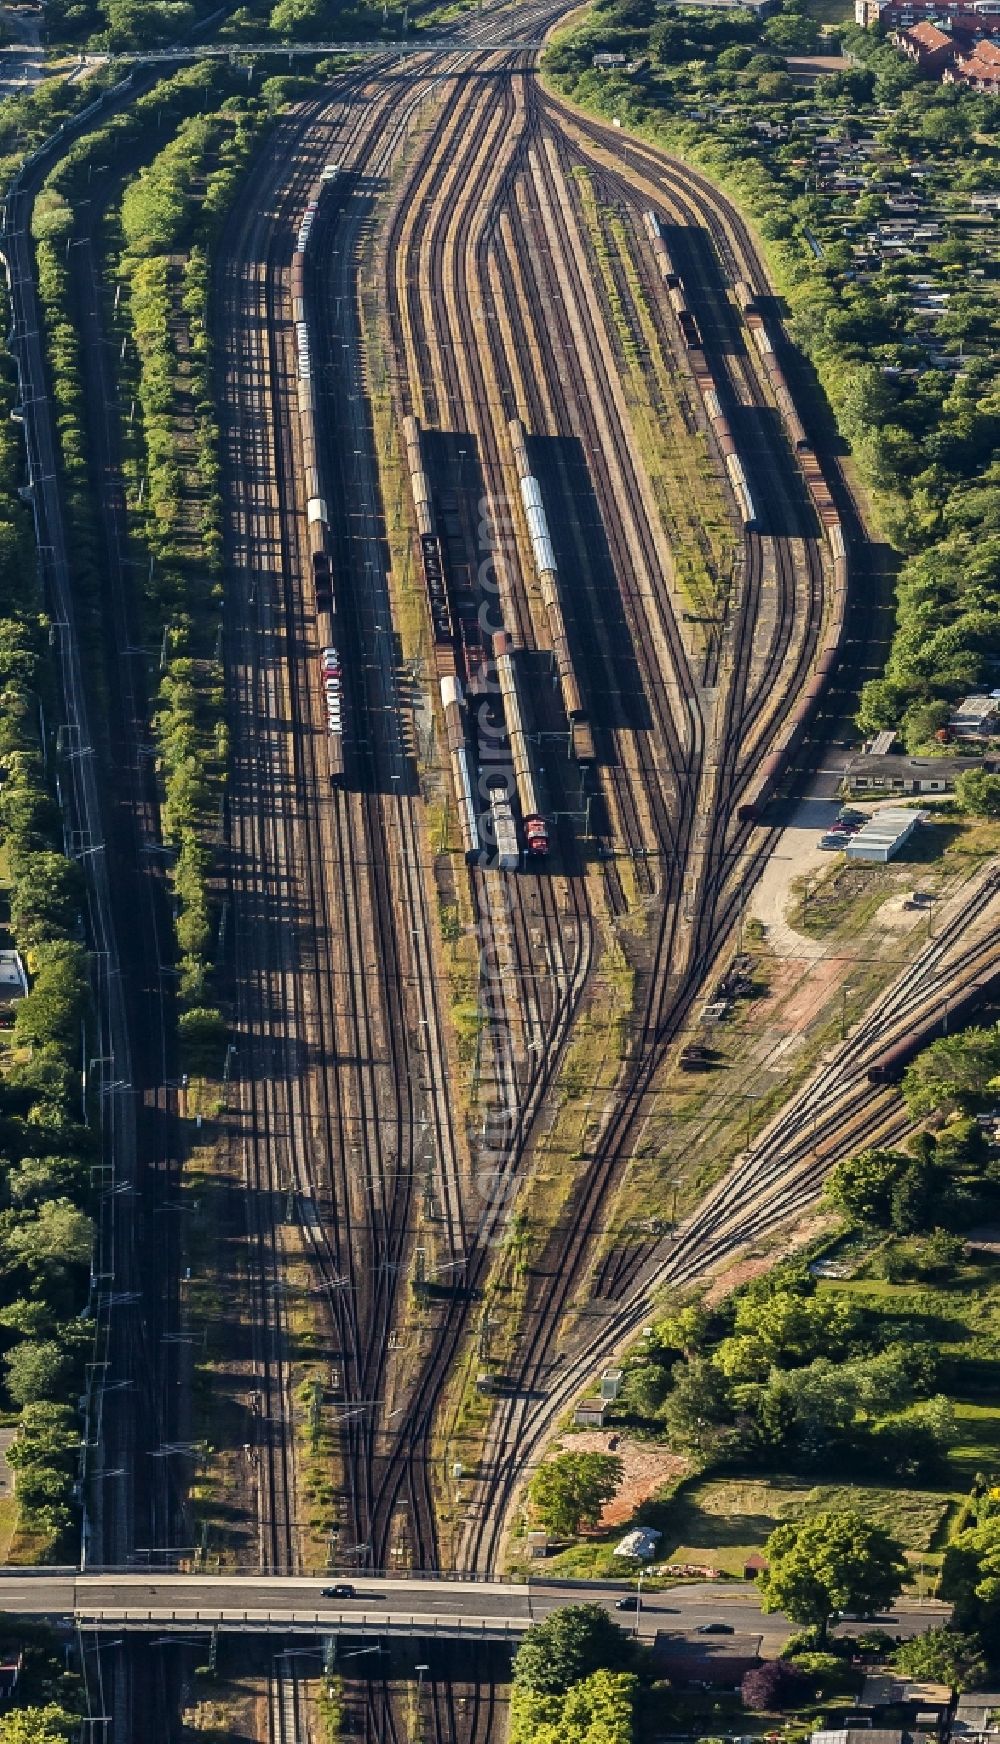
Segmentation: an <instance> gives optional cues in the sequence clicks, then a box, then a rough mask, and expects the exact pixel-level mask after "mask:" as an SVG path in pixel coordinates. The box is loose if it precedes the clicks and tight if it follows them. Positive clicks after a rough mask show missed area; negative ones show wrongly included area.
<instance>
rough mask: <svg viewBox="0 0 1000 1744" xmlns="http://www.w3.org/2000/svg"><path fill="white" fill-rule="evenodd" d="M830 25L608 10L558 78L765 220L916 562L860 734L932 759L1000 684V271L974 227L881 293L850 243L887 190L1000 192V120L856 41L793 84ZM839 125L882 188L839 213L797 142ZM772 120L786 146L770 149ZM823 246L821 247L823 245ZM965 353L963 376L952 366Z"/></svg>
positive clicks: (560, 50) (824, 368)
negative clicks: (941, 302)
mask: <svg viewBox="0 0 1000 1744" xmlns="http://www.w3.org/2000/svg"><path fill="white" fill-rule="evenodd" d="M815 28H816V27H815V25H814V24H813V22H812V21H811V20H810V19H809V18H808V17H807V16H806V14H805V8H804V4H803V0H784V4H783V5H782V8H781V11H780V12H779V13H778V14H777V15H775V16H774V17H772V18H770V19H768V20H767V21H766V22H764V23H761V22H760V21H759V20H757V19H755V18H752V17H751V16H750V15H749V14H744V13H739V12H737V13H723V14H719V13H712V12H705V13H699V12H697V11H689V10H687V9H685V10H684V11H683V12H679V11H675V10H674V9H673V8H667V10H666V11H665V12H664V11H662V10H659V11H657V10H656V9H655V8H654V6H653V5H652V0H598V4H597V5H596V6H595V7H594V8H593V9H592V11H591V12H590V14H589V15H588V19H587V21H586V22H585V23H584V25H583V26H582V27H581V28H580V29H579V30H578V31H576V32H574V33H573V34H572V35H571V36H570V37H569V38H568V39H565V40H564V41H563V42H562V43H560V44H559V45H558V46H556V47H555V48H554V49H553V50H551V51H550V52H549V55H548V56H547V63H546V64H547V67H548V70H549V72H550V73H551V75H552V76H553V77H554V80H555V82H556V84H557V85H558V86H559V87H560V88H561V89H562V90H564V91H566V92H568V93H570V94H572V95H573V96H574V97H575V98H576V99H577V100H578V101H582V102H584V103H587V104H589V105H591V106H593V107H596V108H598V109H599V110H601V111H602V112H603V113H605V114H614V115H617V116H619V117H620V118H621V120H622V122H623V124H625V125H633V126H635V127H637V128H638V129H640V130H641V131H646V132H648V133H649V134H651V135H652V136H653V137H655V138H656V139H657V140H658V141H660V142H661V143H663V144H665V145H666V146H667V147H668V148H670V149H673V150H675V151H677V152H679V153H680V154H681V155H683V156H686V157H688V158H690V159H692V160H694V161H696V162H698V163H699V164H700V165H702V166H703V167H704V168H706V169H707V170H708V171H709V173H710V174H712V175H713V176H714V177H715V178H716V179H717V180H719V181H720V182H722V183H724V184H726V185H728V186H729V188H730V189H731V190H732V192H733V193H734V195H735V196H736V198H737V199H738V200H739V202H740V204H741V205H742V206H743V207H744V208H745V209H746V210H748V211H749V212H750V213H751V214H752V215H753V216H754V217H755V219H756V221H757V224H758V228H759V230H760V233H761V234H762V236H763V238H764V240H765V244H766V247H767V249H768V253H769V257H770V261H771V265H772V270H773V272H774V275H775V279H776V281H777V283H778V286H779V288H780V290H781V291H782V293H783V294H784V297H785V299H786V303H787V307H788V310H789V312H790V329H791V332H792V335H793V337H794V338H795V340H796V341H797V342H798V343H799V344H800V345H801V346H802V348H803V349H804V350H805V352H806V353H807V354H808V356H809V357H810V359H811V361H812V363H813V364H814V366H815V368H816V370H817V373H818V375H819V378H820V380H821V382H822V385H823V387H824V389H825V391H826V395H827V397H828V399H829V402H830V404H831V406H832V408H833V411H834V414H835V416H836V419H837V423H838V425H839V428H840V430H841V432H842V433H843V435H844V436H845V437H846V439H847V441H848V442H849V444H850V446H851V449H852V452H853V454H854V457H855V460H856V463H857V465H858V469H859V472H860V473H861V476H862V478H863V479H864V480H865V482H866V483H867V485H868V486H869V488H870V490H871V492H872V493H873V496H874V499H875V502H876V506H877V513H878V516H879V519H880V521H881V524H882V526H883V528H884V529H885V531H886V533H887V534H888V536H889V537H890V538H891V539H892V541H893V542H894V543H895V544H896V546H897V547H898V549H899V550H900V551H901V552H902V553H903V554H904V556H905V559H906V560H905V562H904V564H903V567H902V572H901V575H900V580H899V594H898V601H899V605H898V629H897V633H896V637H895V641H894V643H893V647H892V653H891V657H890V660H889V664H888V668H887V671H886V675H885V677H884V678H883V679H880V680H877V681H874V682H872V683H870V684H868V685H866V687H865V691H864V696H863V700H862V707H861V712H860V715H859V724H860V725H861V726H862V728H863V729H864V730H866V731H871V730H875V729H877V728H880V727H883V726H898V725H899V724H900V723H902V725H903V730H904V735H905V738H906V741H907V744H908V745H909V746H910V748H911V749H917V748H924V747H928V746H931V745H933V743H934V734H935V732H936V730H937V729H938V728H939V727H940V726H941V724H942V721H943V719H945V718H946V716H947V713H948V709H949V704H950V702H951V701H953V700H954V699H955V698H956V697H958V696H961V695H962V694H964V693H965V692H967V691H969V690H973V689H976V688H978V687H982V686H984V685H985V686H989V685H991V684H992V682H993V677H994V674H995V671H996V667H997V661H998V647H1000V643H998V634H1000V608H998V604H997V600H998V590H1000V380H998V363H997V353H998V347H997V345H996V335H997V309H998V304H997V295H996V284H995V274H996V266H995V262H994V261H993V260H992V259H991V258H990V255H989V254H988V253H986V252H983V251H981V250H980V249H979V248H977V240H976V234H975V231H974V229H972V228H970V227H969V226H965V227H964V228H963V227H961V226H959V227H953V229H952V232H951V233H950V234H946V235H943V236H942V237H941V238H939V239H938V240H936V241H934V242H932V243H931V244H930V245H929V247H928V249H927V254H926V257H924V258H921V259H905V258H902V259H889V258H886V260H885V262H884V264H883V266H882V268H881V270H880V271H877V272H876V273H875V275H874V277H872V278H870V279H866V276H865V275H864V274H862V273H859V272H858V271H857V270H856V265H855V262H854V257H853V254H852V248H851V242H850V238H851V237H852V236H859V235H861V234H862V232H863V229H864V226H865V225H868V224H872V223H874V222H876V221H877V220H878V218H879V217H880V216H883V215H884V214H885V212H886V210H887V207H886V201H885V197H884V194H883V193H882V192H881V191H880V184H881V183H884V182H885V180H886V178H887V177H889V178H892V179H893V181H894V182H895V183H896V184H897V185H898V186H900V187H902V188H904V189H907V190H916V191H917V192H918V194H919V196H920V198H921V199H923V200H925V201H926V200H927V198H931V199H938V200H939V201H941V202H946V201H948V200H954V198H955V197H956V196H958V195H967V194H970V193H973V192H976V191H979V190H983V189H989V188H990V187H995V185H996V175H997V169H998V156H997V147H996V130H997V122H998V119H1000V105H998V104H997V103H996V101H994V100H992V99H989V98H987V97H984V96H979V95H977V94H975V93H973V92H971V91H968V90H965V89H962V88H956V87H952V86H946V85H942V84H940V83H937V82H933V81H930V80H927V79H923V78H921V76H920V74H918V72H917V71H916V69H915V68H914V67H913V66H912V65H911V64H910V63H909V62H907V61H905V60H903V59H902V58H901V57H900V56H898V55H897V54H896V52H895V50H893V49H892V48H891V47H890V46H889V45H888V44H886V43H884V42H881V41H880V40H879V39H878V37H877V36H873V35H872V34H871V33H868V32H865V31H862V30H858V29H856V28H855V27H854V26H850V27H848V28H846V29H845V30H844V31H843V32H841V35H842V38H843V42H844V46H845V47H846V48H847V49H849V51H850V53H851V54H852V56H854V57H855V61H856V64H855V65H853V66H852V67H851V68H849V69H848V70H846V71H844V72H841V73H838V74H836V75H835V76H833V77H828V78H823V79H820V80H819V81H817V83H816V84H815V85H814V86H811V87H809V86H807V87H803V86H802V85H797V84H794V83H793V82H792V80H791V79H790V78H789V77H788V74H787V72H786V71H785V65H784V60H783V58H782V57H783V56H784V55H785V54H787V53H789V52H796V53H800V52H803V51H807V50H809V49H811V48H813V47H815V46H816V38H815ZM823 46H824V47H825V48H827V49H829V48H830V47H835V46H836V43H835V42H834V43H830V42H829V40H827V41H826V42H825V43H824V45H823ZM603 49H610V50H619V51H624V52H626V53H628V54H630V55H632V56H634V57H636V60H637V61H638V62H639V64H638V66H637V67H636V68H635V70H634V71H633V73H632V74H631V76H628V77H625V76H623V75H622V74H619V73H611V74H606V73H601V72H598V71H596V70H594V69H593V68H592V66H591V57H592V54H593V53H594V52H595V50H603ZM888 109H891V111H892V113H891V114H890V115H888V116H887V115H886V114H885V113H884V111H885V110H888ZM820 117H821V118H822V120H816V118H820ZM833 117H837V118H839V119H840V120H841V122H842V125H843V126H844V128H846V130H847V131H848V133H852V132H853V133H854V134H855V135H856V134H857V133H858V132H859V130H861V129H862V128H864V127H865V126H867V125H869V124H870V123H873V122H874V125H875V127H876V129H877V133H878V140H879V145H880V147H881V148H883V149H882V156H881V157H880V158H878V159H877V160H873V161H872V164H871V166H870V170H869V171H868V172H867V173H868V174H869V177H870V189H871V191H870V192H869V191H865V190H862V191H861V192H860V193H857V192H855V193H852V195H851V196H850V200H849V201H848V202H846V204H845V205H844V206H842V207H840V208H839V209H837V210H836V212H835V213H834V215H833V217H832V218H831V216H830V207H829V202H827V201H825V200H824V198H823V196H822V195H821V193H820V191H819V189H818V187H817V182H818V177H817V175H816V171H815V167H814V164H813V162H812V158H811V156H810V152H809V141H810V137H811V135H810V134H809V133H808V131H804V130H808V128H809V127H810V126H814V123H815V127H818V128H819V129H820V130H822V127H823V125H824V124H826V125H828V124H829V123H830V121H831V119H832V118H833ZM758 124H760V126H761V127H762V128H765V129H771V128H773V127H775V126H778V127H779V128H787V129H788V130H789V132H788V136H787V137H782V138H777V139H775V138H772V137H771V135H770V133H768V134H767V135H766V136H765V135H764V134H763V133H760V134H758V133H757V132H756V129H757V127H758ZM804 145H805V146H806V147H807V149H806V150H805V151H804V150H803V146H804ZM841 220H843V222H842V221H841ZM817 232H821V234H822V236H823V242H822V245H821V246H818V247H814V246H811V243H810V239H811V240H812V242H815V235H816V233H817ZM974 267H979V268H981V269H982V272H983V276H982V277H981V278H980V281H979V283H978V284H975V283H973V282H971V281H970V278H969V273H970V270H971V269H972V268H974ZM927 273H931V274H933V275H934V281H935V283H940V284H941V285H942V286H943V287H944V288H945V290H946V292H947V294H948V296H949V298H950V301H949V302H948V305H947V310H946V312H945V313H944V314H943V315H939V317H938V318H936V319H935V324H934V334H933V344H932V346H931V347H930V350H929V349H928V343H927V339H926V333H925V332H923V331H922V327H924V326H926V322H925V320H924V318H923V317H922V316H921V315H920V314H919V312H916V311H915V309H914V303H915V301H918V300H919V299H917V298H916V297H915V295H914V286H915V284H916V281H918V280H921V279H922V277H923V275H926V274H927ZM959 353H963V354H964V359H963V362H962V366H961V368H959V369H955V368H952V367H950V365H946V364H944V363H942V362H941V361H939V360H940V359H941V358H950V357H955V358H957V357H958V355H959Z"/></svg>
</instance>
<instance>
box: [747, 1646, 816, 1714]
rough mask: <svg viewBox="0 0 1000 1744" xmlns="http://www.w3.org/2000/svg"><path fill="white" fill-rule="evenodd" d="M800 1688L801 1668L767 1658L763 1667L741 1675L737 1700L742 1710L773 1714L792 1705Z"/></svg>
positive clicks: (755, 1667)
mask: <svg viewBox="0 0 1000 1744" xmlns="http://www.w3.org/2000/svg"><path fill="white" fill-rule="evenodd" d="M801 1688H802V1677H801V1672H800V1667H798V1666H793V1665H791V1664H789V1662H788V1660H786V1659H766V1660H765V1661H764V1663H763V1664H762V1665H753V1666H751V1667H750V1670H749V1671H747V1672H744V1674H743V1681H742V1683H741V1684H740V1698H741V1700H742V1702H743V1706H744V1707H745V1708H750V1709H757V1710H758V1711H760V1712H762V1713H774V1712H775V1711H776V1709H778V1708H782V1707H788V1706H790V1705H791V1704H792V1703H794V1702H795V1700H796V1699H797V1695H798V1693H799V1692H800V1691H801Z"/></svg>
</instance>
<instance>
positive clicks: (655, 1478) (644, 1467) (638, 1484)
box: [553, 1429, 688, 1531]
mask: <svg viewBox="0 0 1000 1744" xmlns="http://www.w3.org/2000/svg"><path fill="white" fill-rule="evenodd" d="M612 1443H613V1444H614V1445H611V1444H612ZM553 1452H554V1453H566V1452H570V1453H616V1454H617V1455H618V1458H619V1459H620V1460H621V1461H622V1463H623V1465H624V1467H625V1477H624V1480H623V1482H622V1487H621V1489H620V1490H619V1491H618V1494H617V1496H616V1497H615V1499H614V1501H613V1502H609V1503H608V1505H607V1507H606V1508H605V1510H604V1512H603V1514H602V1515H601V1526H600V1530H602V1531H603V1530H605V1529H606V1528H607V1527H609V1526H624V1525H625V1524H626V1522H627V1521H629V1520H631V1519H632V1517H633V1515H634V1514H635V1511H636V1509H637V1508H638V1506H639V1504H640V1503H641V1502H646V1501H648V1500H649V1497H650V1496H654V1495H655V1494H656V1492H657V1490H660V1489H662V1488H663V1485H664V1484H666V1483H669V1482H670V1480H671V1479H672V1478H677V1477H680V1476H681V1475H682V1474H683V1473H684V1472H686V1471H687V1469H688V1461H687V1460H686V1459H682V1458H681V1456H680V1454H676V1453H668V1451H667V1449H666V1448H665V1447H652V1446H650V1444H649V1443H648V1442H645V1441H630V1440H629V1438H628V1436H627V1435H615V1434H613V1433H611V1432H609V1431H608V1430H607V1429H588V1430H585V1431H584V1432H583V1433H581V1434H579V1435H566V1436H564V1437H563V1439H562V1441H560V1442H559V1444H558V1446H557V1447H556V1448H554V1449H553Z"/></svg>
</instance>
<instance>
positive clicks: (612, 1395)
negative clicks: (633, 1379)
mask: <svg viewBox="0 0 1000 1744" xmlns="http://www.w3.org/2000/svg"><path fill="white" fill-rule="evenodd" d="M621 1390H622V1371H621V1369H605V1371H604V1373H603V1375H602V1376H601V1398H602V1399H606V1400H607V1401H608V1403H609V1404H610V1403H611V1401H612V1400H614V1399H617V1397H618V1395H619V1393H620V1392H621Z"/></svg>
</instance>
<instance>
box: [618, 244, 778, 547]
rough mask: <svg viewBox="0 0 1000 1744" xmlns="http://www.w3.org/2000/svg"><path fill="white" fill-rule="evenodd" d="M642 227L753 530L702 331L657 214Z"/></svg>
mask: <svg viewBox="0 0 1000 1744" xmlns="http://www.w3.org/2000/svg"><path fill="white" fill-rule="evenodd" d="M643 224H644V225H645V228H646V235H647V236H648V237H649V242H650V247H651V248H652V250H653V254H654V256H655V258H656V264H657V267H658V268H659V273H660V277H661V279H662V280H663V284H664V287H665V289H666V292H667V301H668V302H669V304H670V307H671V309H672V310H673V314H674V319H675V321H676V322H677V329H678V332H679V333H680V337H681V342H682V344H683V346H684V349H685V350H686V352H687V354H688V363H689V364H690V366H691V372H692V374H693V376H694V379H695V384H696V386H697V388H698V392H699V393H700V395H701V399H702V404H703V405H704V407H705V415H706V417H707V418H708V421H709V424H710V425H711V427H712V432H713V434H714V436H715V440H716V442H717V443H718V445H719V451H720V453H721V455H722V460H723V464H724V466H725V468H726V472H727V474H728V477H729V483H730V485H731V486H732V492H733V496H734V497H735V498H736V506H737V508H738V509H739V511H740V518H741V520H742V522H743V524H744V526H745V527H749V526H752V525H753V523H754V521H755V520H756V519H757V514H756V510H755V508H754V502H753V497H752V496H751V494H750V486H749V484H748V482H747V475H746V472H745V470H744V467H743V462H742V460H741V459H740V457H739V455H738V453H737V452H736V443H735V441H734V440H733V433H732V431H731V429H730V428H729V419H728V418H727V417H726V414H725V412H724V411H723V408H722V401H721V400H720V398H719V390H718V388H717V386H716V383H715V378H714V376H713V375H712V372H711V370H710V369H709V367H708V363H707V361H706V359H705V347H704V343H703V341H702V337H701V330H700V328H699V326H698V323H697V321H696V320H695V318H694V316H693V314H692V313H691V310H690V309H689V308H688V304H687V297H686V295H685V292H684V284H683V281H682V279H681V276H680V274H679V272H678V271H677V269H676V267H675V265H674V261H673V258H672V256H671V254H670V250H669V249H668V247H667V244H666V241H665V240H664V236H663V229H662V226H661V224H660V220H659V219H658V218H657V216H656V213H655V212H645V213H644V214H643Z"/></svg>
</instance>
